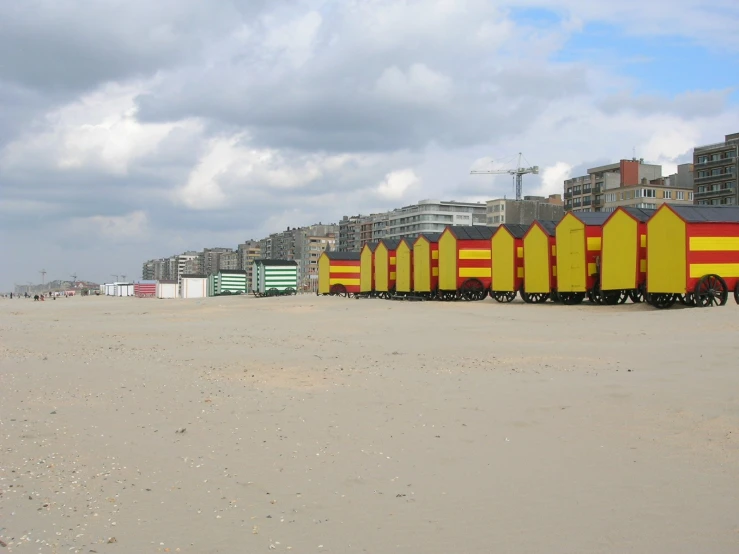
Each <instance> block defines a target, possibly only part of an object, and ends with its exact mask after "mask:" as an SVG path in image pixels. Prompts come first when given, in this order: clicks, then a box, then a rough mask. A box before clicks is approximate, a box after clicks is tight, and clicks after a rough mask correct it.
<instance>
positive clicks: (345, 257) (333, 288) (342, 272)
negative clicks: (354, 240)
mask: <svg viewBox="0 0 739 554" xmlns="http://www.w3.org/2000/svg"><path fill="white" fill-rule="evenodd" d="M360 262H361V257H360V253H359V252H323V253H322V254H321V257H320V258H318V294H330V295H331V296H349V295H356V294H359V280H360V279H359V274H360Z"/></svg>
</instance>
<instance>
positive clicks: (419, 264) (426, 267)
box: [413, 233, 441, 298]
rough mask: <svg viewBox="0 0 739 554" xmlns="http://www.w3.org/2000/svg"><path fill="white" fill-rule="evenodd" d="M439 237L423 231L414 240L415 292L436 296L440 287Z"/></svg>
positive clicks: (426, 295)
mask: <svg viewBox="0 0 739 554" xmlns="http://www.w3.org/2000/svg"><path fill="white" fill-rule="evenodd" d="M439 237H441V233H422V234H420V235H418V238H417V239H416V240H415V241H413V292H415V293H416V294H417V295H420V296H423V297H425V298H435V297H436V292H437V291H438V289H439Z"/></svg>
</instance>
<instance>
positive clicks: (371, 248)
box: [359, 242, 379, 296]
mask: <svg viewBox="0 0 739 554" xmlns="http://www.w3.org/2000/svg"><path fill="white" fill-rule="evenodd" d="M378 244H379V243H377V242H368V243H367V244H365V245H364V246H363V247H362V251H361V254H360V273H359V292H360V293H361V294H362V295H367V296H372V295H374V293H375V250H377V245H378Z"/></svg>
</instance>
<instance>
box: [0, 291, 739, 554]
mask: <svg viewBox="0 0 739 554" xmlns="http://www.w3.org/2000/svg"><path fill="white" fill-rule="evenodd" d="M738 344H739V307H737V306H735V305H734V304H733V302H732V303H730V304H729V305H728V306H727V307H725V308H721V309H672V310H668V311H657V310H653V309H651V308H649V307H646V306H633V305H627V306H620V307H594V306H589V305H583V306H578V307H566V306H555V305H544V306H528V305H524V304H521V303H519V302H516V303H514V304H512V305H499V304H496V303H494V302H493V301H492V300H489V299H488V300H486V301H485V302H481V303H455V304H446V303H408V302H392V301H384V300H347V299H338V298H324V297H320V298H319V297H316V296H312V295H306V296H299V297H290V298H275V299H268V298H265V299H253V298H243V297H241V298H239V297H234V298H209V299H204V300H169V301H168V300H154V299H134V298H95V297H93V298H70V299H59V300H56V301H48V300H47V301H46V302H43V303H41V302H33V301H30V300H12V301H11V300H3V301H0V384H1V386H2V389H1V393H0V394H1V396H0V401H1V403H0V539H1V540H2V541H3V542H4V543H5V544H7V547H6V548H7V551H8V552H19V553H21V552H44V553H46V552H59V553H61V552H80V553H88V552H98V553H115V552H120V553H146V552H152V553H153V552H190V553H216V552H220V553H234V552H249V553H251V552H267V551H270V550H274V551H275V552H287V551H290V552H294V553H304V552H308V553H348V552H369V553H386V552H406V553H414V554H415V553H422V552H423V553H444V554H450V553H490V552H496V553H498V552H510V553H528V552H531V553H543V552H546V553H568V554H570V553H580V552H582V553H596V552H617V553H632V552H633V553H650V554H655V553H670V554H675V553H686V554H687V553H690V554H694V553H697V552H700V553H704V552H705V553H724V552H726V553H729V552H731V553H736V552H738V551H739V456H738V454H739V449H738V447H739V368H738V367H737V365H738V364H737V350H738V347H737V345H738ZM2 550H3V549H2V548H0V552H2Z"/></svg>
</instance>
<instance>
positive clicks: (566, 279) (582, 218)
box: [556, 212, 610, 304]
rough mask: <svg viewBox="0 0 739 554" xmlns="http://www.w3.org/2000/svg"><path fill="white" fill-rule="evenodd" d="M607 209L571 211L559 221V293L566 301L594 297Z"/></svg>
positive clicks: (578, 301)
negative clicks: (603, 210) (605, 210)
mask: <svg viewBox="0 0 739 554" xmlns="http://www.w3.org/2000/svg"><path fill="white" fill-rule="evenodd" d="M609 215H610V214H609V213H607V212H577V213H575V212H568V213H567V214H565V216H564V217H563V218H562V220H561V221H560V222H559V223H558V224H557V229H556V241H557V242H556V244H557V293H558V296H559V299H560V300H561V301H562V303H564V304H579V303H580V302H582V301H583V300H584V298H585V295H586V294H587V295H588V296H589V297H590V298H591V299H593V298H594V297H593V291H594V290H595V286H596V284H597V283H598V279H599V277H598V274H599V264H600V249H601V238H602V236H603V224H604V223H605V221H606V219H608V216H609Z"/></svg>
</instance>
